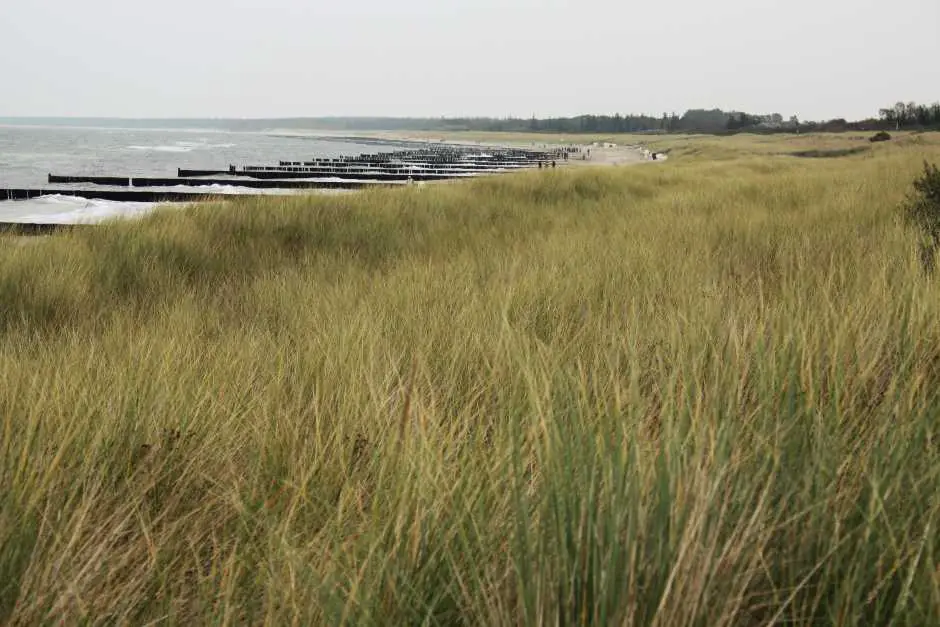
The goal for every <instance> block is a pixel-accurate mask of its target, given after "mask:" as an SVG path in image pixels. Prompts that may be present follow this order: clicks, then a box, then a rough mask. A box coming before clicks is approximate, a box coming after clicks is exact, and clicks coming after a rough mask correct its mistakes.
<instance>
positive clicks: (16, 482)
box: [0, 136, 940, 627]
mask: <svg viewBox="0 0 940 627" xmlns="http://www.w3.org/2000/svg"><path fill="white" fill-rule="evenodd" d="M923 138H924V139H923V141H915V140H911V141H907V142H905V143H900V142H899V143H898V144H896V145H890V146H876V147H874V148H873V151H872V152H871V153H870V154H867V155H858V156H853V157H847V158H842V159H813V160H811V159H797V158H793V157H788V156H779V155H778V156H775V155H773V154H765V155H764V156H757V155H755V154H754V153H756V152H764V153H777V152H780V153H783V152H789V151H790V148H791V147H792V146H793V145H794V143H796V142H797V141H798V142H802V143H801V144H800V145H801V146H802V145H804V144H806V145H810V144H808V143H807V142H813V141H815V140H809V139H806V138H800V139H799V140H793V141H791V140H790V139H789V138H779V139H775V140H774V141H773V142H770V143H767V144H766V145H765V144H764V138H761V139H760V141H757V140H754V141H753V142H751V143H748V140H747V139H746V138H740V139H739V138H731V139H727V140H725V139H721V140H715V139H706V138H700V139H695V138H692V139H689V138H685V139H684V138H679V139H674V140H669V141H674V142H676V143H675V144H673V145H674V146H675V147H676V153H677V158H676V159H674V160H672V161H669V162H667V163H665V164H661V165H657V166H652V167H637V168H620V169H602V168H588V169H578V170H577V171H552V172H541V173H534V172H533V173H529V174H523V175H518V176H515V175H514V176H511V177H504V178H496V179H490V180H482V181H478V182H472V183H468V184H461V185H447V186H440V187H425V188H420V189H419V188H414V189H407V190H396V191H374V192H368V193H363V194H357V195H354V196H343V197H311V198H303V199H294V198H277V199H271V200H266V201H264V202H261V203H255V202H239V203H234V204H232V205H223V206H204V207H199V208H194V209H191V210H188V211H186V212H182V213H179V212H164V213H161V214H159V215H156V216H154V217H153V218H151V219H148V220H145V221H143V222H142V223H139V224H137V223H135V224H111V225H108V226H105V227H102V228H101V229H98V230H95V231H93V232H90V233H87V232H81V233H79V232H76V233H73V234H70V235H65V236H56V237H52V238H50V239H49V240H48V241H47V242H45V244H44V245H42V246H29V247H19V246H18V247H0V262H2V265H0V311H2V318H0V323H2V324H0V332H2V342H0V379H2V381H3V382H4V384H3V387H2V388H0V620H5V621H6V622H9V623H11V624H36V623H47V622H57V621H64V622H66V623H75V622H85V623H89V624H98V623H108V624H113V623H135V624H137V623H140V624H144V623H158V624H193V623H209V622H212V623H218V624H246V623H258V624H260V623H267V624H277V625H281V624H329V625H337V624H355V625H367V624H390V625H391V624H396V625H401V624H429V625H431V624H442V625H454V624H470V625H478V624H490V625H500V624H502V625H516V624H546V623H555V624H598V625H606V624H637V625H640V624H642V625H646V624H655V625H668V626H670V627H672V626H679V625H703V624H705V625H741V624H744V625H751V624H774V623H782V622H792V623H797V624H823V623H832V624H840V625H852V624H857V625H873V624H908V625H925V624H930V623H931V622H932V621H933V620H934V619H936V617H937V615H938V610H940V574H938V573H940V570H938V566H940V546H938V543H937V537H938V534H937V529H938V525H940V489H938V488H940V451H938V446H937V438H938V435H940V434H938V432H937V431H938V420H937V416H938V413H940V404H938V400H940V385H938V384H940V324H938V322H940V318H938V315H940V298H938V297H940V287H938V285H937V284H936V281H929V280H927V279H925V278H924V277H922V276H921V274H920V272H919V268H918V264H917V260H916V256H915V254H914V252H913V239H912V236H911V234H910V233H908V232H906V231H905V229H904V228H903V227H902V226H900V225H899V224H898V223H897V221H896V219H895V207H896V206H897V204H898V202H899V201H900V200H901V198H902V197H903V194H904V192H905V191H906V189H907V187H908V185H909V183H910V181H911V180H912V179H913V177H914V175H915V174H916V173H917V172H918V170H919V168H920V165H921V161H922V160H923V159H924V158H929V159H933V160H937V159H940V148H938V143H937V141H936V139H935V137H934V136H923ZM685 141H687V142H688V144H683V143H682V142H685ZM811 145H812V146H817V144H815V143H813V144H811ZM696 146H698V147H699V148H700V149H701V152H700V154H698V155H697V156H694V157H693V156H688V155H689V154H690V153H689V152H688V151H691V150H693V149H695V147H696ZM679 147H682V150H687V152H686V153H685V154H686V155H687V156H686V158H682V150H680V149H679Z"/></svg>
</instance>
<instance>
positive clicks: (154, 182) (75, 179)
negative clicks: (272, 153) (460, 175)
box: [49, 174, 402, 190]
mask: <svg viewBox="0 0 940 627" xmlns="http://www.w3.org/2000/svg"><path fill="white" fill-rule="evenodd" d="M105 180H106V181H108V182H102V181H105ZM49 183H50V184H64V183H68V184H81V183H88V184H91V185H110V186H112V187H175V186H183V187H209V186H213V185H216V186H222V187H245V188H251V189H311V190H312V189H363V188H366V187H376V186H383V185H401V184H402V183H400V182H397V181H369V180H361V181H359V180H342V181H340V180H325V181H323V180H296V179H292V180H278V179H249V178H238V179H231V178H228V179H213V178H188V177H179V178H153V177H144V176H135V177H127V178H115V177H102V176H58V175H55V174H50V175H49Z"/></svg>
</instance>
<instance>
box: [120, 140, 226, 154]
mask: <svg viewBox="0 0 940 627" xmlns="http://www.w3.org/2000/svg"><path fill="white" fill-rule="evenodd" d="M234 147H235V144H212V143H209V142H207V141H206V140H202V141H179V142H176V143H174V144H172V145H163V146H139V145H134V146H127V150H137V151H140V152H192V151H194V150H221V149H224V148H234Z"/></svg>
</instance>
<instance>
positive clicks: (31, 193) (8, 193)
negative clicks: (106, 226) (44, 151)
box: [0, 188, 270, 202]
mask: <svg viewBox="0 0 940 627" xmlns="http://www.w3.org/2000/svg"><path fill="white" fill-rule="evenodd" d="M41 196H73V197H75V198H86V199H88V200H113V201H118V202H203V201H216V200H231V199H233V198H270V196H269V195H267V196H266V195H263V194H212V193H208V194H203V193H200V192H170V191H149V190H138V189H126V190H123V189H51V188H45V189H0V200H29V199H31V198H39V197H41Z"/></svg>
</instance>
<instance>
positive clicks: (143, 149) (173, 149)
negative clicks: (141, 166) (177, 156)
mask: <svg viewBox="0 0 940 627" xmlns="http://www.w3.org/2000/svg"><path fill="white" fill-rule="evenodd" d="M127 149H128V150H139V151H141V152H192V151H193V148H192V147H191V146H128V147H127Z"/></svg>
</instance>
